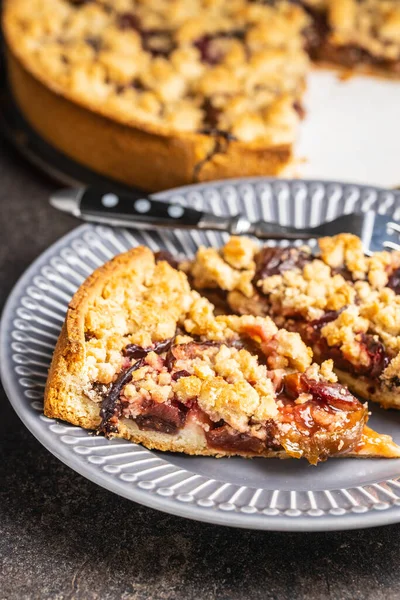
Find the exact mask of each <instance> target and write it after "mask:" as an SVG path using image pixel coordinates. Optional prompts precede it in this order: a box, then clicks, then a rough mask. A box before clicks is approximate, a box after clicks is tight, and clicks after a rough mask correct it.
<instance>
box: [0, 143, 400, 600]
mask: <svg viewBox="0 0 400 600" xmlns="http://www.w3.org/2000/svg"><path fill="white" fill-rule="evenodd" d="M0 182H1V185H0V202H1V240H0V302H1V304H3V303H4V300H5V298H6V296H7V294H8V292H9V291H10V289H11V287H12V285H13V284H14V282H15V281H16V280H17V278H18V277H19V275H20V274H21V273H22V272H23V271H24V269H25V268H26V267H27V266H28V264H29V263H30V262H31V261H32V260H33V259H34V258H35V257H36V256H37V255H38V254H39V253H40V252H41V251H42V250H44V249H45V248H46V247H47V246H48V245H49V244H50V243H52V242H53V241H54V240H56V239H57V238H58V237H59V236H60V235H62V234H63V233H65V232H66V231H68V230H69V229H71V228H72V227H74V226H75V224H76V221H75V220H74V219H72V218H69V217H67V216H63V215H61V214H56V213H55V212H54V210H52V209H51V208H50V207H49V206H48V204H47V197H48V194H49V192H50V191H51V190H52V189H54V187H55V186H54V184H52V183H51V182H49V181H48V180H46V179H45V178H44V177H42V176H41V175H40V174H38V173H37V172H36V171H35V170H34V169H32V168H31V167H30V166H29V165H27V164H26V163H25V162H24V161H23V160H22V159H20V158H19V157H18V156H16V155H15V153H14V152H13V151H12V150H11V149H10V148H9V147H8V146H6V145H0ZM0 395H1V397H0V411H1V412H0V482H1V483H0V599H2V600H3V599H7V600H14V599H15V600H22V599H25V598H27V599H31V598H33V599H40V600H47V599H50V598H51V599H53V598H54V599H58V600H64V599H72V598H75V599H82V600H92V599H93V600H94V599H102V600H107V599H121V600H142V599H150V598H151V599H165V600H166V599H178V600H179V599H182V600H191V599H196V600H202V599H204V600H208V599H210V600H213V599H218V600H246V599H247V598H248V599H251V600H258V599H261V598H262V599H271V600H272V599H277V600H280V599H282V600H286V599H287V600H296V599H298V598H308V599H320V598H334V599H335V600H337V599H349V600H354V599H356V598H363V599H365V600H369V599H371V600H380V599H382V600H383V599H385V600H388V599H392V598H393V599H395V598H396V599H398V598H400V572H399V567H398V562H399V560H398V556H399V545H400V543H399V534H400V526H392V527H382V528H377V529H371V530H364V531H353V532H343V533H329V534H323V533H319V534H279V533H266V532H257V531H245V530H233V529H228V528H223V527H215V526H211V525H206V524H202V523H196V522H191V521H187V520H185V519H179V518H177V517H170V516H168V515H165V514H163V513H160V512H156V511H153V510H150V509H148V508H144V507H141V506H139V505H137V504H134V503H132V502H129V501H128V500H124V499H123V498H119V497H118V496H115V495H113V494H111V493H110V492H107V491H105V490H103V489H102V488H100V487H97V486H96V485H95V484H94V483H91V482H89V481H87V480H85V479H83V478H82V477H81V476H80V475H77V474H76V473H75V472H74V471H72V470H71V469H69V468H68V467H66V466H65V465H63V464H62V463H61V462H59V461H58V460H57V459H56V458H54V457H53V456H52V455H51V454H50V453H49V452H47V450H45V449H44V448H43V447H42V446H41V445H40V444H39V442H37V441H36V440H35V439H34V438H33V436H32V435H31V434H30V433H29V432H28V431H27V430H26V429H25V427H24V426H23V425H22V423H21V422H20V421H19V419H18V417H17V416H16V415H15V414H14V413H13V410H12V409H11V407H10V405H9V404H8V401H7V399H6V397H5V395H4V392H0Z"/></svg>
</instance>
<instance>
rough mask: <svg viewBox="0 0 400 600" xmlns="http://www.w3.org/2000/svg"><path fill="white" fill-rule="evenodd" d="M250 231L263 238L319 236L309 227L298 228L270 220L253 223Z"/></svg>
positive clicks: (296, 238)
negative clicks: (270, 221)
mask: <svg viewBox="0 0 400 600" xmlns="http://www.w3.org/2000/svg"><path fill="white" fill-rule="evenodd" d="M248 233H251V234H252V235H255V236H256V237H258V238H259V239H261V240H263V239H264V240H265V239H269V240H309V239H310V238H311V237H317V236H316V235H315V233H312V232H311V231H310V230H309V229H296V227H290V226H289V225H279V223H269V222H268V221H257V222H256V223H252V224H251V227H250V229H249V231H248Z"/></svg>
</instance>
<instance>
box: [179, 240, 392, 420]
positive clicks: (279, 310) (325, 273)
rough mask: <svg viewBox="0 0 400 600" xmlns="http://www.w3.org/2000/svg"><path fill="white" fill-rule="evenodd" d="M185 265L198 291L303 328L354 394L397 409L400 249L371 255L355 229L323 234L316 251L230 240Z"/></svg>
mask: <svg viewBox="0 0 400 600" xmlns="http://www.w3.org/2000/svg"><path fill="white" fill-rule="evenodd" d="M182 266H183V268H186V269H187V270H188V271H189V273H190V277H191V279H192V282H193V286H194V288H195V289H197V290H200V291H202V293H206V294H208V291H211V290H212V291H213V293H214V294H215V293H216V291H219V293H220V295H222V296H223V299H224V301H225V302H226V303H227V305H228V306H229V308H230V309H231V310H233V311H234V312H236V313H238V314H250V315H258V316H264V315H270V316H271V317H272V318H273V319H274V321H275V323H276V324H277V325H278V326H280V327H286V328H287V329H289V330H290V331H297V332H299V333H300V335H301V337H302V339H303V340H304V341H305V342H306V343H307V344H308V345H309V346H311V348H312V349H313V352H314V357H315V359H316V360H317V361H318V362H321V361H323V360H325V359H332V360H333V361H334V369H335V372H336V373H337V375H338V377H339V380H340V381H341V382H342V383H345V384H346V385H348V386H349V388H350V389H351V390H352V391H353V392H355V393H358V394H360V395H362V396H363V397H364V398H367V399H371V400H374V401H376V402H379V403H380V404H381V405H382V406H384V407H386V408H400V252H386V251H385V252H379V253H376V254H374V255H373V256H371V257H367V256H365V255H364V252H363V249H362V244H361V240H360V239H359V238H357V237H356V236H353V235H350V234H340V235H337V236H335V237H332V238H328V237H327V238H322V239H320V240H319V253H318V254H317V255H313V254H312V253H311V251H310V249H309V248H295V247H288V248H280V247H268V246H265V247H263V248H261V249H260V248H259V247H258V245H256V244H255V242H253V241H252V240H250V239H248V238H231V239H230V240H229V241H228V243H227V244H226V245H225V246H224V247H223V248H222V249H221V250H220V251H218V250H215V249H213V248H200V249H199V251H198V253H197V256H196V258H195V260H194V262H193V263H192V264H190V265H186V266H185V265H182Z"/></svg>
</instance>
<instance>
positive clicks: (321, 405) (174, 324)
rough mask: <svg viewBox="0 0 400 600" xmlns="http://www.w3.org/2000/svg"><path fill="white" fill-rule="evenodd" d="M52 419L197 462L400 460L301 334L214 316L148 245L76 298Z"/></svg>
mask: <svg viewBox="0 0 400 600" xmlns="http://www.w3.org/2000/svg"><path fill="white" fill-rule="evenodd" d="M45 414H46V415H47V416H48V417H55V418H60V419H63V420H66V421H69V422H70V423H73V424H75V425H80V426H82V427H85V428H88V429H93V430H96V431H97V432H98V433H104V434H105V435H106V436H118V437H124V438H126V439H128V440H131V441H133V442H137V443H142V444H144V445H145V446H147V447H148V448H155V449H158V450H166V451H178V452H185V453H187V454H198V455H213V456H230V455H235V454H236V455H240V456H264V457H274V456H278V457H295V458H301V457H305V458H306V459H307V460H308V461H309V462H310V463H312V464H316V463H317V462H319V461H321V460H325V459H327V458H328V457H330V456H338V455H343V456H383V457H398V456H400V449H399V448H398V447H397V446H396V445H395V444H394V443H393V441H392V440H391V438H389V437H388V436H382V435H379V434H376V433H375V432H372V431H371V430H369V429H368V428H367V427H366V426H365V424H366V422H367V418H368V414H367V408H366V406H365V405H363V404H362V403H361V402H360V401H359V400H357V399H356V398H355V397H354V396H352V395H351V394H350V392H349V391H348V390H347V388H346V387H345V386H343V385H342V384H339V383H337V379H336V376H335V375H334V373H333V372H332V361H326V362H324V363H323V364H322V365H321V367H319V366H317V365H316V364H315V363H314V364H313V363H312V351H311V350H310V348H308V347H307V346H306V345H305V344H304V342H302V340H301V338H300V336H299V334H298V333H294V332H289V331H285V330H284V329H278V327H277V326H276V325H275V324H274V323H273V321H272V320H271V319H269V318H263V317H254V316H217V317H215V315H214V313H213V307H212V305H211V304H210V303H209V302H208V300H206V299H205V298H202V297H201V296H199V294H198V293H197V292H194V291H192V290H191V288H190V286H189V283H188V281H187V278H186V276H185V275H184V273H183V272H179V271H177V270H175V269H173V268H172V267H171V266H170V265H169V264H168V263H167V262H165V261H160V262H158V263H157V262H156V259H155V257H154V255H153V254H152V252H151V251H150V250H148V249H147V248H143V247H140V248H136V249H133V250H131V251H129V252H127V253H125V254H122V255H120V256H118V257H116V258H115V259H114V260H112V261H110V262H109V263H107V264H106V265H104V266H103V267H101V268H100V269H98V270H97V271H95V272H94V273H93V275H92V276H91V277H89V279H88V280H87V281H86V282H85V283H84V284H83V285H82V286H81V288H80V289H79V290H78V292H77V293H76V294H75V296H74V298H73V299H72V301H71V303H70V306H69V309H68V312H67V316H66V320H65V324H64V327H63V329H62V332H61V335H60V338H59V341H58V344H57V347H56V350H55V354H54V359H53V362H52V366H51V369H50V372H49V377H48V382H47V387H46V393H45Z"/></svg>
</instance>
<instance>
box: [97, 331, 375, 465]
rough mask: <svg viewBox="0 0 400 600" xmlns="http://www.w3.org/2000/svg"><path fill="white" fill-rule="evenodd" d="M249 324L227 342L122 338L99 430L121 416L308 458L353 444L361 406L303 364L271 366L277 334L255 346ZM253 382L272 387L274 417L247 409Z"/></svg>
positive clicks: (231, 446)
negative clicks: (120, 361) (119, 363)
mask: <svg viewBox="0 0 400 600" xmlns="http://www.w3.org/2000/svg"><path fill="white" fill-rule="evenodd" d="M253 329H254V328H253ZM253 329H251V328H250V329H249V331H248V335H245V334H243V335H242V336H237V337H236V338H235V339H231V340H229V341H225V342H220V341H218V342H217V341H210V340H201V339H199V340H195V339H193V340H191V341H188V342H184V343H176V337H175V338H171V339H168V340H165V341H163V342H159V343H157V344H153V345H152V346H151V347H147V348H143V347H141V346H138V345H135V344H129V345H128V346H126V347H125V348H124V350H123V355H124V357H125V360H126V361H128V362H129V364H127V365H126V367H125V368H124V369H123V370H122V371H121V372H120V373H119V375H118V376H117V378H116V379H115V381H114V383H113V384H112V385H111V387H110V388H109V389H107V393H106V394H105V395H104V397H103V400H102V406H101V418H102V422H101V425H100V427H99V432H102V433H105V434H106V435H112V434H113V433H116V432H118V427H119V423H120V419H122V418H123V419H127V420H133V421H134V422H135V424H136V425H137V427H138V428H139V429H140V430H145V431H152V432H155V433H157V434H167V435H177V434H178V433H179V432H180V431H181V430H183V429H185V428H189V429H192V430H193V428H194V429H195V430H196V431H197V434H198V432H199V431H200V432H201V435H202V436H203V439H204V438H205V442H206V444H207V446H208V447H209V448H210V449H213V450H216V451H218V450H220V451H221V452H229V453H233V454H234V453H237V452H240V453H248V454H249V455H262V454H265V453H266V452H267V451H285V452H286V453H287V454H289V455H290V456H294V457H297V458H301V457H305V458H306V459H307V460H308V461H309V462H310V463H312V464H316V463H317V462H319V461H320V460H325V459H326V458H328V457H329V456H332V455H337V454H341V453H345V452H350V451H351V450H353V449H354V448H355V447H356V445H357V444H358V443H359V441H360V438H361V434H362V429H363V426H364V424H365V422H366V419H367V413H366V409H365V407H364V406H363V405H362V404H361V403H360V402H359V401H358V400H357V399H356V398H354V397H353V396H352V395H351V394H350V393H349V392H348V390H347V389H346V388H344V387H343V386H341V385H339V384H335V383H328V382H327V381H325V380H323V379H321V378H320V377H319V376H318V375H317V378H316V379H313V377H314V376H315V375H313V373H312V372H309V371H308V370H307V371H306V372H305V373H289V374H286V373H284V371H282V369H278V370H275V371H274V370H272V371H271V370H268V369H269V368H270V366H271V365H268V361H269V360H270V359H271V348H272V347H275V345H274V341H273V339H272V341H270V342H269V343H268V344H267V343H266V342H265V340H264V341H261V342H259V343H258V345H259V348H258V353H256V352H254V350H255V348H256V346H257V343H256V342H255V341H254V339H252V337H253V338H254V335H255V334H256V333H257V332H258V329H257V328H255V329H254V331H253ZM256 329H257V331H256ZM257 335H258V333H257ZM289 335H290V334H289ZM292 335H293V334H292ZM258 337H259V336H258ZM263 351H264V352H265V355H262V352H263ZM260 355H262V356H260ZM274 360H276V358H275V359H274ZM238 365H241V369H242V372H241V373H238V372H237V368H238ZM243 373H246V378H244V376H243ZM239 379H240V381H239ZM238 381H239V384H238ZM266 383H268V385H269V387H268V385H267V386H266ZM235 386H237V387H235ZM232 390H234V391H233V392H232ZM256 390H258V391H257V394H264V395H265V394H268V393H269V392H271V393H272V398H275V400H272V402H273V404H274V407H273V414H274V417H273V418H272V417H268V416H266V413H265V412H264V413H262V414H263V416H257V415H260V414H261V413H257V410H259V408H260V407H258V408H257V405H255V408H254V409H253V411H252V412H251V411H250V412H246V410H247V409H246V407H247V405H248V401H249V398H250V401H252V402H253V401H254V396H256ZM268 390H269V391H268ZM238 395H239V396H238ZM238 397H240V398H241V400H240V401H239V400H238ZM256 398H257V396H256ZM238 402H239V405H238ZM270 410H271V408H270ZM224 411H225V412H224ZM235 411H236V412H235ZM252 413H253V414H252ZM221 415H223V416H225V415H226V416H225V418H221ZM232 415H233V416H232Z"/></svg>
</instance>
